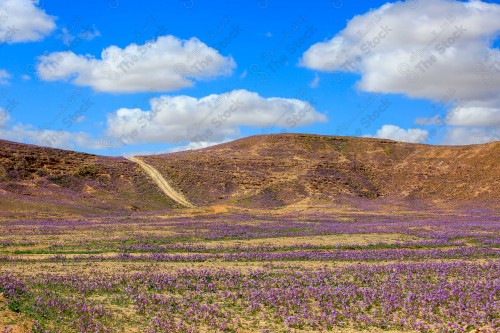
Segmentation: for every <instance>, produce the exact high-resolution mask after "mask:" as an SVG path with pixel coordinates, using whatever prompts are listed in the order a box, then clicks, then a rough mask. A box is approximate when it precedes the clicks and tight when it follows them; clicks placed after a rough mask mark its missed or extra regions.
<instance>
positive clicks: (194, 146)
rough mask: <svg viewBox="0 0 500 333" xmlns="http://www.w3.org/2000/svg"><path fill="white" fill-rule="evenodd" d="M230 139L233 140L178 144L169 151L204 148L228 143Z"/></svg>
mask: <svg viewBox="0 0 500 333" xmlns="http://www.w3.org/2000/svg"><path fill="white" fill-rule="evenodd" d="M229 141H232V140H231V139H226V140H222V141H219V142H212V141H201V142H190V143H188V144H186V145H181V146H176V147H173V148H170V149H169V150H168V152H169V153H177V152H180V151H186V150H195V149H202V148H207V147H211V146H215V145H219V144H221V143H226V142H229Z"/></svg>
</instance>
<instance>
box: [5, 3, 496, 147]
mask: <svg viewBox="0 0 500 333" xmlns="http://www.w3.org/2000/svg"><path fill="white" fill-rule="evenodd" d="M4 1H5V2H4V4H3V5H2V4H1V3H0V137H1V138H4V139H8V140H14V141H20V142H28V143H36V144H41V145H49V146H55V147H62V148H69V149H74V150H78V151H86V152H92V153H98V154H104V155H121V154H134V153H150V152H151V153H153V152H167V151H175V150H182V149H188V148H196V147H203V146H207V145H210V144H214V143H218V142H223V141H228V140H232V139H235V138H239V137H243V136H248V135H254V134H265V133H281V132H306V133H316V134H325V135H348V136H377V137H387V138H391V139H396V140H401V141H410V142H422V143H430V144H468V143H482V142H488V141H494V140H498V139H499V130H498V125H499V124H500V112H499V107H500V104H499V100H498V97H497V96H498V94H497V92H498V91H499V89H498V88H500V82H499V71H500V65H499V64H500V62H498V63H497V61H496V59H497V56H498V52H499V51H498V33H499V31H500V26H499V23H498V22H500V9H499V7H500V6H497V5H495V4H494V2H491V3H487V2H480V1H470V2H458V1H448V0H419V1H415V0H414V1H407V2H406V3H396V2H394V3H392V5H389V6H387V5H385V4H386V3H387V2H386V1H326V0H325V1H322V0H317V1H313V2H310V1H307V2H306V1H284V0H261V1H256V0H242V1H235V2H227V1H218V0H216V1H203V0H192V1H191V0H172V1H160V0H158V1H157V0H150V1H142V2H141V1H132V0H90V1H86V2H80V1H78V2H77V1H74V2H73V1H72V2H66V1H56V0H44V1H31V0H19V1H18V2H17V4H16V3H14V2H13V0H4ZM22 2H26V4H25V7H23V8H21V9H22V10H24V11H28V12H26V13H31V14H30V15H22V16H21V17H16V15H17V14H16V13H17V12H16V10H19V8H17V7H16V6H20V5H19V3H22ZM2 6H3V8H2ZM29 6H32V8H29ZM443 8H447V10H446V11H447V13H448V14H449V13H453V14H452V16H453V17H451V18H450V16H449V15H448V14H447V13H443ZM30 11H31V12H30ZM2 15H3V16H2ZM447 15H448V16H447ZM2 17H4V19H3V20H2V19H1V18H2ZM30 17H31V21H32V22H24V21H23V20H28V21H29V20H30ZM398 17H404V18H405V21H403V20H402V19H401V20H399V21H398ZM422 17H426V21H425V22H424V23H422V22H420V20H422ZM447 20H448V21H449V22H448V23H449V28H448V27H447V28H446V29H444V28H443V24H445V23H446V22H447ZM38 21H40V23H39V22H38ZM33 22H35V23H33ZM419 22H420V23H419ZM36 24H40V25H39V26H37V25H36ZM484 25H486V28H484ZM12 26H14V27H15V29H14V30H18V32H17V34H15V35H14V37H12V36H10V37H9V31H8V29H9V27H10V28H12ZM422 26H428V27H429V28H428V30H425V29H424V28H422ZM460 26H462V27H463V30H464V32H462V33H460V31H459V27H460ZM480 26H483V27H482V28H481V29H479V27H480ZM436 29H438V30H437V32H438V34H439V33H440V32H442V35H441V36H440V38H439V39H436V40H434V39H433V38H432V36H433V35H437V34H436ZM439 29H442V31H441V30H439ZM364 30H366V31H365V33H364V37H360V36H361V33H360V31H364ZM420 30H422V31H420ZM479 30H480V31H479ZM356 34H357V35H358V37H359V38H360V39H359V40H356V38H358V37H355V35H356ZM2 36H3V37H2ZM166 36H170V39H168V40H167V38H164V37H166ZM193 38H195V40H194V41H193ZM160 39H161V40H162V42H161V43H160V42H159V41H160ZM188 40H191V41H192V43H193V45H195V46H193V47H194V48H195V49H196V50H197V51H196V52H198V53H196V54H195V55H194V56H193V55H192V54H191V53H189V52H188V51H186V50H187V49H188V47H189V46H187V43H185V42H184V41H188ZM422 40H423V41H425V43H427V44H428V42H427V41H430V42H431V43H433V44H432V45H431V46H432V51H431V52H430V53H429V54H426V55H420V57H422V59H423V60H424V61H426V59H428V58H429V57H433V56H434V55H435V56H436V57H437V58H436V59H437V60H436V61H435V63H436V64H435V65H434V64H431V65H429V69H428V70H426V71H422V72H421V73H419V71H420V70H421V68H417V67H416V66H417V65H416V64H418V60H417V62H415V63H413V62H412V63H411V64H410V65H411V66H412V68H410V70H412V71H414V72H416V73H417V74H419V81H418V82H416V83H415V82H409V81H411V79H408V80H407V78H406V74H405V73H406V72H405V70H406V67H404V66H403V67H401V64H406V62H401V61H399V60H397V59H396V55H397V56H398V57H407V58H408V56H407V55H408V54H412V52H413V51H416V50H420V49H421V45H422V43H423V42H422ZM440 40H443V41H445V42H446V41H448V42H449V45H447V44H446V43H445V44H444V46H443V45H441V44H439V43H440ZM367 42H373V43H372V44H366V43H367ZM176 43H178V45H177V44H176ZM179 43H180V44H179ZM318 43H319V44H318ZM419 43H420V44H419ZM425 43H424V44H425ZM132 44H137V45H147V46H148V47H149V45H150V46H151V47H150V48H149V49H144V54H145V56H144V57H142V56H139V57H138V58H134V54H132V55H130V52H125V51H124V50H125V49H126V48H127V47H130V45H132ZM160 44H161V45H160ZM439 45H441V50H443V52H442V53H441V52H440V51H439V50H440V49H439ZM111 46H116V49H117V50H118V51H117V52H118V56H117V57H122V58H123V57H129V56H130V57H132V58H130V59H129V58H126V59H128V60H127V65H124V63H123V61H124V60H123V59H125V58H123V59H118V60H116V59H115V60H116V61H115V60H110V62H109V66H108V63H107V62H105V61H103V60H102V57H103V56H102V55H101V52H102V51H103V50H105V49H107V48H110V47H111ZM127 50H129V51H131V52H132V53H134V52H138V53H137V54H140V52H139V51H138V50H136V49H133V48H131V49H127ZM150 50H152V51H150ZM343 50H348V51H349V52H348V55H347V57H348V58H349V57H351V58H352V59H348V60H346V59H343V60H342V62H339V56H338V54H339V53H342V51H343ZM352 50H354V51H352ZM184 51H186V54H183V52H184ZM169 52H170V53H172V54H168V53H169ZM356 52H357V53H356ZM426 52H427V51H426ZM153 53H154V54H153ZM353 53H354V54H353ZM57 55H59V56H61V57H63V58H57ZM206 55H207V56H208V57H210V58H207V59H211V60H210V61H209V62H208V63H205V64H203V63H202V64H201V67H200V66H198V67H193V66H190V67H189V68H194V69H193V70H191V71H190V73H189V77H188V78H184V79H183V78H180V79H176V80H174V78H173V76H175V75H176V74H178V72H179V68H184V69H185V68H186V65H187V62H189V61H191V57H197V56H203V57H204V56H206ZM177 56H178V57H181V58H180V59H181V60H179V63H176V64H172V63H171V62H170V63H168V61H167V60H162V59H164V57H168V59H177V58H175V57H177ZM182 57H184V58H182ZM186 57H187V58H186ZM54 59H64V60H54ZM134 59H135V60H134ZM186 59H187V60H186ZM201 59H205V58H201ZM498 59H500V57H498ZM101 60H102V61H101ZM113 61H115V62H113ZM175 61H176V60H174V62H175ZM54 64H55V65H54ZM120 64H121V67H120ZM346 64H347V65H346ZM349 64H351V65H349ZM388 64H389V65H390V66H391V67H388V68H385V67H384V66H389V65H388ZM104 65H106V66H108V67H103V66H104ZM174 65H179V66H181V65H182V66H181V67H179V66H174ZM481 65H482V67H481ZM110 66H111V67H110ZM113 66H114V67H113ZM124 66H125V67H124ZM167 67H168V68H167ZM173 67H175V68H173ZM96 68H97V69H96ZM124 68H125V69H126V70H124ZM98 69H99V70H100V72H99V71H98ZM106 70H109V71H110V73H115V74H117V75H119V76H120V78H119V79H117V80H115V81H113V80H111V79H109V80H108V81H105V79H106V78H104V79H103V78H102V76H103V75H104V76H106V75H107V72H105V71H106ZM96 71H97V72H96ZM169 73H171V74H169ZM172 73H173V75H172ZM141 75H143V77H141ZM127 76H128V77H127ZM191 76H192V77H191ZM464 77H469V79H463V78H464ZM136 78H137V81H134V80H136ZM103 80H104V81H103ZM183 80H184V81H183ZM405 80H406V81H405ZM152 81H154V82H152ZM162 81H164V82H165V83H162ZM170 81H172V82H170ZM127 82H128V83H127ZM134 82H139V83H137V84H135V83H134ZM140 82H145V83H144V85H143V86H141V83H140ZM481 82H482V83H481ZM433 84H436V87H433ZM478 84H483V85H482V86H479V87H478ZM138 86H139V87H138ZM469 87H473V88H469ZM445 88H446V89H445ZM480 88H481V89H480ZM447 92H449V93H447ZM213 94H216V95H219V96H226V97H228V99H227V100H224V102H223V104H224V105H222V106H220V107H217V108H212V109H210V108H209V109H207V110H205V111H203V108H201V109H200V105H205V104H207V103H208V104H210V103H211V102H210V101H213V100H214V98H215V97H210V98H207V96H210V95H213ZM273 98H277V99H273ZM152 99H153V100H157V101H158V100H161V101H162V102H161V103H160V104H159V105H161V106H162V108H161V111H160V112H157V113H153V115H151V112H150V111H151V110H152V109H154V105H155V104H154V102H153V103H150V101H151V100H152ZM234 100H238V101H239V102H238V103H236V104H237V105H238V106H237V107H235V109H234V110H232V109H231V106H230V105H229V104H230V103H232V102H230V101H233V102H234ZM162 103H164V104H162ZM165 105H166V106H165ZM163 106H165V108H163ZM118 110H122V111H121V112H118ZM214 110H215V111H214ZM280 110H284V111H283V112H284V113H283V112H280ZM203 112H205V113H203ZM224 112H226V114H225V113H224ZM227 112H228V113H227ZM283 114H284V118H283V117H282V116H283ZM1 115H3V120H2V117H1ZM144 115H147V117H146V120H144ZM205 115H206V116H205ZM207 117H208V118H207ZM214 118H216V119H214ZM199 119H201V120H202V121H204V124H201V125H200V124H198V120H199ZM203 119H205V120H203ZM206 119H208V121H207V120H206ZM217 119H219V121H221V122H220V123H219V122H218V120H217ZM273 119H274V120H273ZM141 121H143V122H144V124H141V125H140V126H139V127H138V125H137V123H140V122H141ZM193 124H198V125H197V126H194V127H195V128H194V129H193ZM219 125H220V126H219ZM134 129H135V130H136V132H133V131H134ZM137 130H138V132H137ZM127 131H128V132H127ZM196 131H199V133H198V135H197V134H196ZM167 132H168V133H167ZM131 133H133V135H131ZM207 133H208V134H207ZM75 138H76V139H75Z"/></svg>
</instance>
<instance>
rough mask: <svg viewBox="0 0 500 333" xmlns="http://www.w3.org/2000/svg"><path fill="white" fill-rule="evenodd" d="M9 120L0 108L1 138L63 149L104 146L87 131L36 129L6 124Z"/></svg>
mask: <svg viewBox="0 0 500 333" xmlns="http://www.w3.org/2000/svg"><path fill="white" fill-rule="evenodd" d="M9 120H10V115H9V113H8V112H7V111H6V110H4V109H1V108H0V138H1V139H5V140H12V141H16V142H23V143H32V144H37V145H40V146H48V147H54V148H63V149H74V148H75V147H79V148H88V149H103V148H104V146H103V143H101V142H100V141H99V140H96V139H93V138H92V137H91V136H90V134H88V133H84V132H68V131H62V130H61V131H56V130H48V129H36V128H33V126H31V125H26V124H14V125H12V126H7V124H8V122H9Z"/></svg>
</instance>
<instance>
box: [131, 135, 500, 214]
mask: <svg viewBox="0 0 500 333" xmlns="http://www.w3.org/2000/svg"><path fill="white" fill-rule="evenodd" d="M141 158H142V159H144V160H145V161H146V162H148V163H150V164H151V165H153V166H154V167H156V168H157V169H158V170H160V172H161V173H163V174H164V175H165V176H166V177H167V178H168V179H169V180H170V181H171V182H172V183H173V185H174V186H175V187H176V188H179V189H180V190H181V191H182V192H183V193H185V194H186V195H187V197H188V198H190V200H192V201H193V202H195V203H197V204H199V205H206V204H214V203H221V202H225V203H229V204H236V205H243V206H251V207H277V206H284V205H290V204H294V203H297V202H300V201H302V200H306V199H307V200H310V199H313V201H314V202H317V203H319V202H321V203H323V204H324V203H328V202H333V201H335V199H336V198H339V197H344V198H352V199H356V198H361V199H363V198H364V199H369V200H375V199H383V198H385V199H387V198H391V200H392V199H393V200H399V201H405V200H406V201H408V200H410V201H411V200H413V201H415V200H427V201H432V202H434V201H457V202H477V203H487V204H488V203H491V202H495V201H496V202H498V201H499V199H500V166H499V162H500V142H494V143H489V144H483V145H470V146H431V145H423V144H411V143H402V142H396V141H391V140H382V139H371V138H352V137H332V136H318V135H303V134H280V135H262V136H253V137H249V138H243V139H240V140H236V141H233V142H229V143H226V144H221V145H217V146H213V147H209V148H205V149H201V150H194V151H186V152H179V153H174V154H165V155H154V156H143V157H141Z"/></svg>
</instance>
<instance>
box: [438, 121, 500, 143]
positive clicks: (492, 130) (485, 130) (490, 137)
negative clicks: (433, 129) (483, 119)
mask: <svg viewBox="0 0 500 333" xmlns="http://www.w3.org/2000/svg"><path fill="white" fill-rule="evenodd" d="M498 140H500V125H499V126H496V127H453V128H451V129H450V130H449V131H448V132H447V133H446V137H445V138H444V140H443V144H449V145H468V144H482V143H487V142H492V141H498Z"/></svg>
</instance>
